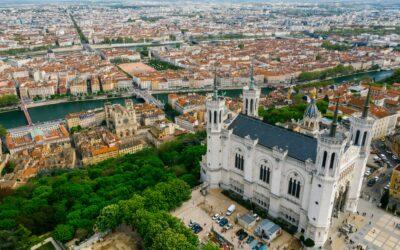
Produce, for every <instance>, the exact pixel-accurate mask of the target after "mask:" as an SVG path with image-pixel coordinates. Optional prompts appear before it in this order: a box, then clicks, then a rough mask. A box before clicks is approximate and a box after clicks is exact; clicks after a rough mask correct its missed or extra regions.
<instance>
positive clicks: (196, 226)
mask: <svg viewBox="0 0 400 250" xmlns="http://www.w3.org/2000/svg"><path fill="white" fill-rule="evenodd" d="M202 230H203V228H202V227H201V226H200V225H199V224H198V223H194V225H193V227H192V231H193V233H195V234H198V233H200V232H201V231H202Z"/></svg>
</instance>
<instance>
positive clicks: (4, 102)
mask: <svg viewBox="0 0 400 250" xmlns="http://www.w3.org/2000/svg"><path fill="white" fill-rule="evenodd" d="M18 103H19V99H18V97H17V96H16V95H3V96H0V108H2V107H8V106H14V105H17V104H18Z"/></svg>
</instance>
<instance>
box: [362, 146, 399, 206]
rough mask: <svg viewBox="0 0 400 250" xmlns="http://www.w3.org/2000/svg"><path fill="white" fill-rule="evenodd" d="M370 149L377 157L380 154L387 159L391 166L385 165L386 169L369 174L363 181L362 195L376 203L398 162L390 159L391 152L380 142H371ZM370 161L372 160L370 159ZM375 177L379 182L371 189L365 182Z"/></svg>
mask: <svg viewBox="0 0 400 250" xmlns="http://www.w3.org/2000/svg"><path fill="white" fill-rule="evenodd" d="M372 148H373V149H374V150H375V151H376V152H377V155H378V156H379V155H381V154H383V155H385V156H386V158H387V159H388V162H389V164H390V165H391V167H390V166H389V165H388V164H385V165H386V166H387V167H386V166H384V167H383V168H380V169H378V170H376V171H375V172H374V173H372V174H371V176H369V177H368V178H365V179H364V182H363V187H362V192H363V194H364V195H365V194H366V195H368V196H369V197H370V200H371V201H373V202H376V203H378V202H379V200H380V198H381V196H382V194H383V192H384V187H385V186H386V185H387V184H388V183H389V182H390V177H391V174H392V171H393V167H395V166H396V165H397V164H399V161H398V160H394V159H393V158H392V154H391V152H390V151H389V152H388V151H386V146H385V144H384V142H382V141H380V140H377V141H373V142H372ZM370 157H372V156H370ZM370 161H373V160H372V159H370ZM375 176H379V180H378V181H377V182H376V183H375V184H374V185H373V186H372V187H368V186H367V181H368V180H369V179H371V178H374V177H375Z"/></svg>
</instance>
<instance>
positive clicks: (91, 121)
mask: <svg viewBox="0 0 400 250" xmlns="http://www.w3.org/2000/svg"><path fill="white" fill-rule="evenodd" d="M105 119H106V114H105V112H104V109H102V108H98V109H94V110H88V111H82V112H76V113H70V114H68V115H66V116H65V120H66V121H67V126H68V129H71V128H73V127H78V126H80V127H81V128H88V127H92V126H99V125H101V124H102V123H103V122H104V121H105Z"/></svg>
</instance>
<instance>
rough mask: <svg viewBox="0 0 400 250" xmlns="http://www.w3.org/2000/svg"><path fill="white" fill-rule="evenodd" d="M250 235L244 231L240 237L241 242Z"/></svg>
mask: <svg viewBox="0 0 400 250" xmlns="http://www.w3.org/2000/svg"><path fill="white" fill-rule="evenodd" d="M248 235H249V234H248V233H246V232H245V231H244V230H243V233H241V234H240V235H239V240H244V239H246V237H247V236H248Z"/></svg>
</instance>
